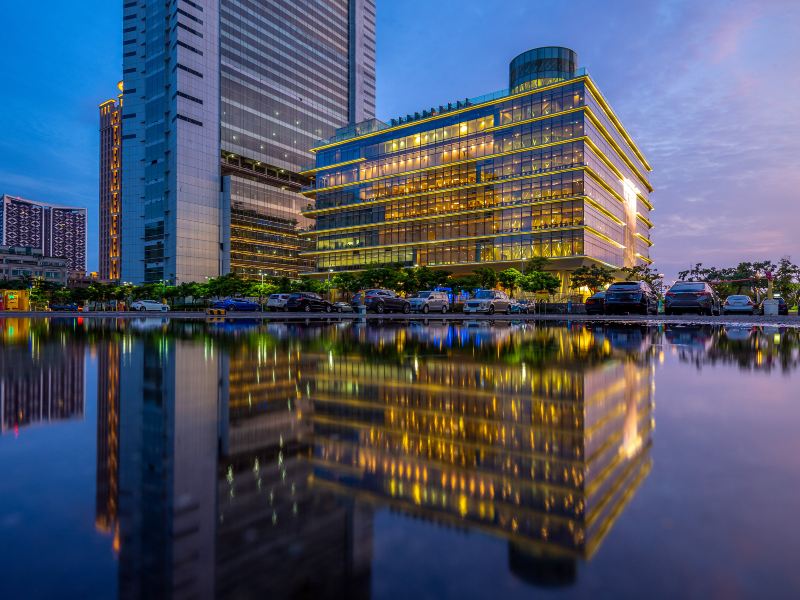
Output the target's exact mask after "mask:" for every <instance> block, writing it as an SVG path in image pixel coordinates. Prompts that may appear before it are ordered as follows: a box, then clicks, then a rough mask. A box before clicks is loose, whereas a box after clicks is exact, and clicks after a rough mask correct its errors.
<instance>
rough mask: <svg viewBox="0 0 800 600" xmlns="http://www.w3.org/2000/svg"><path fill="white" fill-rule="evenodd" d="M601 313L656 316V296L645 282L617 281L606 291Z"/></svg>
mask: <svg viewBox="0 0 800 600" xmlns="http://www.w3.org/2000/svg"><path fill="white" fill-rule="evenodd" d="M603 311H604V312H605V314H607V315H613V314H614V313H638V314H640V315H657V314H658V296H656V293H655V292H654V291H653V288H651V287H650V285H649V284H648V283H647V282H645V281H618V282H616V283H612V284H611V285H610V286H609V288H608V289H607V290H606V297H605V298H604V299H603Z"/></svg>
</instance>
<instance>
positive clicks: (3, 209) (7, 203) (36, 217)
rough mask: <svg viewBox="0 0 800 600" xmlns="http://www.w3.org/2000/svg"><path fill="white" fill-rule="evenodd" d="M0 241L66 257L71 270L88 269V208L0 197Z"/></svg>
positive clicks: (6, 196) (14, 197) (47, 254)
mask: <svg viewBox="0 0 800 600" xmlns="http://www.w3.org/2000/svg"><path fill="white" fill-rule="evenodd" d="M0 245H3V246H15V247H27V248H32V249H36V250H39V251H41V254H42V256H44V257H55V258H64V259H66V261H67V267H68V268H69V270H70V271H76V272H80V273H85V272H86V209H85V208H79V207H70V206H60V205H57V204H47V203H45V202H36V201H35V200H26V199H24V198H18V197H16V196H9V195H8V194H4V195H3V196H2V197H0Z"/></svg>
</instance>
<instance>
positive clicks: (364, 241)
mask: <svg viewBox="0 0 800 600" xmlns="http://www.w3.org/2000/svg"><path fill="white" fill-rule="evenodd" d="M576 65H577V56H576V55H575V53H574V52H573V51H571V50H568V49H566V48H539V49H536V50H532V51H529V52H526V53H524V54H521V55H520V56H518V57H517V58H515V59H514V61H512V63H511V68H510V77H509V89H508V90H504V91H502V92H497V93H495V94H490V95H488V96H484V97H481V98H476V99H471V100H469V99H468V100H462V101H459V102H456V103H455V104H452V103H451V104H448V105H447V106H439V107H438V108H431V109H429V110H424V111H422V112H421V113H415V114H413V115H408V116H407V117H404V118H400V119H395V120H392V121H391V122H390V123H383V122H381V121H377V120H374V119H373V120H371V121H368V122H364V123H361V124H359V125H358V126H356V127H349V128H345V129H342V130H339V131H338V132H337V134H336V135H335V136H334V137H332V138H330V139H329V140H327V141H325V142H322V143H321V144H319V145H318V146H317V147H316V148H315V149H314V152H315V153H316V168H315V169H313V172H314V173H315V174H316V181H315V185H314V187H313V188H309V189H306V190H305V191H304V194H305V195H306V196H308V197H309V199H310V200H311V201H312V202H313V204H311V205H310V206H309V208H308V209H307V210H305V211H304V216H305V217H309V218H313V219H315V220H316V225H315V228H314V230H313V231H312V232H309V233H308V234H307V237H309V239H311V240H312V242H313V249H312V250H311V251H310V252H308V253H307V256H309V257H310V258H313V260H314V261H315V269H314V272H317V273H327V272H329V271H330V270H334V271H354V270H360V269H366V268H370V267H378V266H383V265H390V264H401V265H404V266H413V265H420V266H423V265H424V266H430V267H444V268H447V269H448V270H451V271H455V272H459V271H469V270H472V269H474V268H475V267H477V266H491V267H495V268H498V269H505V268H508V267H517V268H519V267H520V265H521V264H522V263H524V262H525V261H527V260H529V259H531V258H533V257H545V258H548V259H552V262H551V263H550V264H551V265H553V267H548V268H552V269H554V270H557V271H558V272H560V274H561V275H562V281H563V282H564V285H565V288H566V286H567V281H568V276H567V274H568V273H569V271H571V270H573V269H575V268H577V267H578V266H581V265H589V264H592V263H600V264H603V265H606V266H609V267H614V268H620V267H627V266H633V265H636V264H643V263H650V262H651V260H650V257H649V248H650V246H651V245H652V242H651V241H650V228H651V227H652V222H651V221H650V218H649V214H650V211H651V210H652V208H653V206H652V204H651V202H650V199H649V193H650V192H651V191H652V189H653V188H652V186H651V185H650V183H649V181H648V178H647V173H648V171H650V170H651V169H650V165H649V164H648V163H647V160H646V159H645V157H644V156H643V154H642V152H641V151H640V150H639V149H638V147H637V146H636V144H635V143H634V142H633V140H632V139H631V137H630V135H629V134H628V133H627V132H626V131H625V129H624V127H623V126H622V124H621V122H620V121H619V119H618V118H617V117H616V115H615V114H614V112H613V111H612V110H611V108H610V106H609V105H608V102H607V101H606V100H605V99H604V98H603V96H602V94H601V93H600V92H599V90H598V89H597V86H596V85H595V83H594V81H593V80H592V79H591V78H590V77H589V75H588V74H587V73H585V71H583V70H578V69H576Z"/></svg>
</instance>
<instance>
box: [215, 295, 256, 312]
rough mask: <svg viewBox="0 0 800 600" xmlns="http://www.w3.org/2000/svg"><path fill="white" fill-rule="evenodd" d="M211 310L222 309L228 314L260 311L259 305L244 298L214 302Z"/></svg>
mask: <svg viewBox="0 0 800 600" xmlns="http://www.w3.org/2000/svg"><path fill="white" fill-rule="evenodd" d="M211 308H224V309H225V310H226V311H228V312H258V311H260V310H261V305H260V304H259V303H258V302H253V301H252V300H245V299H244V298H224V299H223V300H217V301H216V302H214V303H213V304H212V305H211Z"/></svg>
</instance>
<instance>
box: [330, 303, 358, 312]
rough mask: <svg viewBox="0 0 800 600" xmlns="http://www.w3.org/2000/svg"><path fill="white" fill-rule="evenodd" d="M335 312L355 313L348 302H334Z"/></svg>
mask: <svg viewBox="0 0 800 600" xmlns="http://www.w3.org/2000/svg"><path fill="white" fill-rule="evenodd" d="M333 310H335V311H336V312H339V313H346V312H353V307H352V306H350V305H349V304H348V303H347V302H334V303H333Z"/></svg>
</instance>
